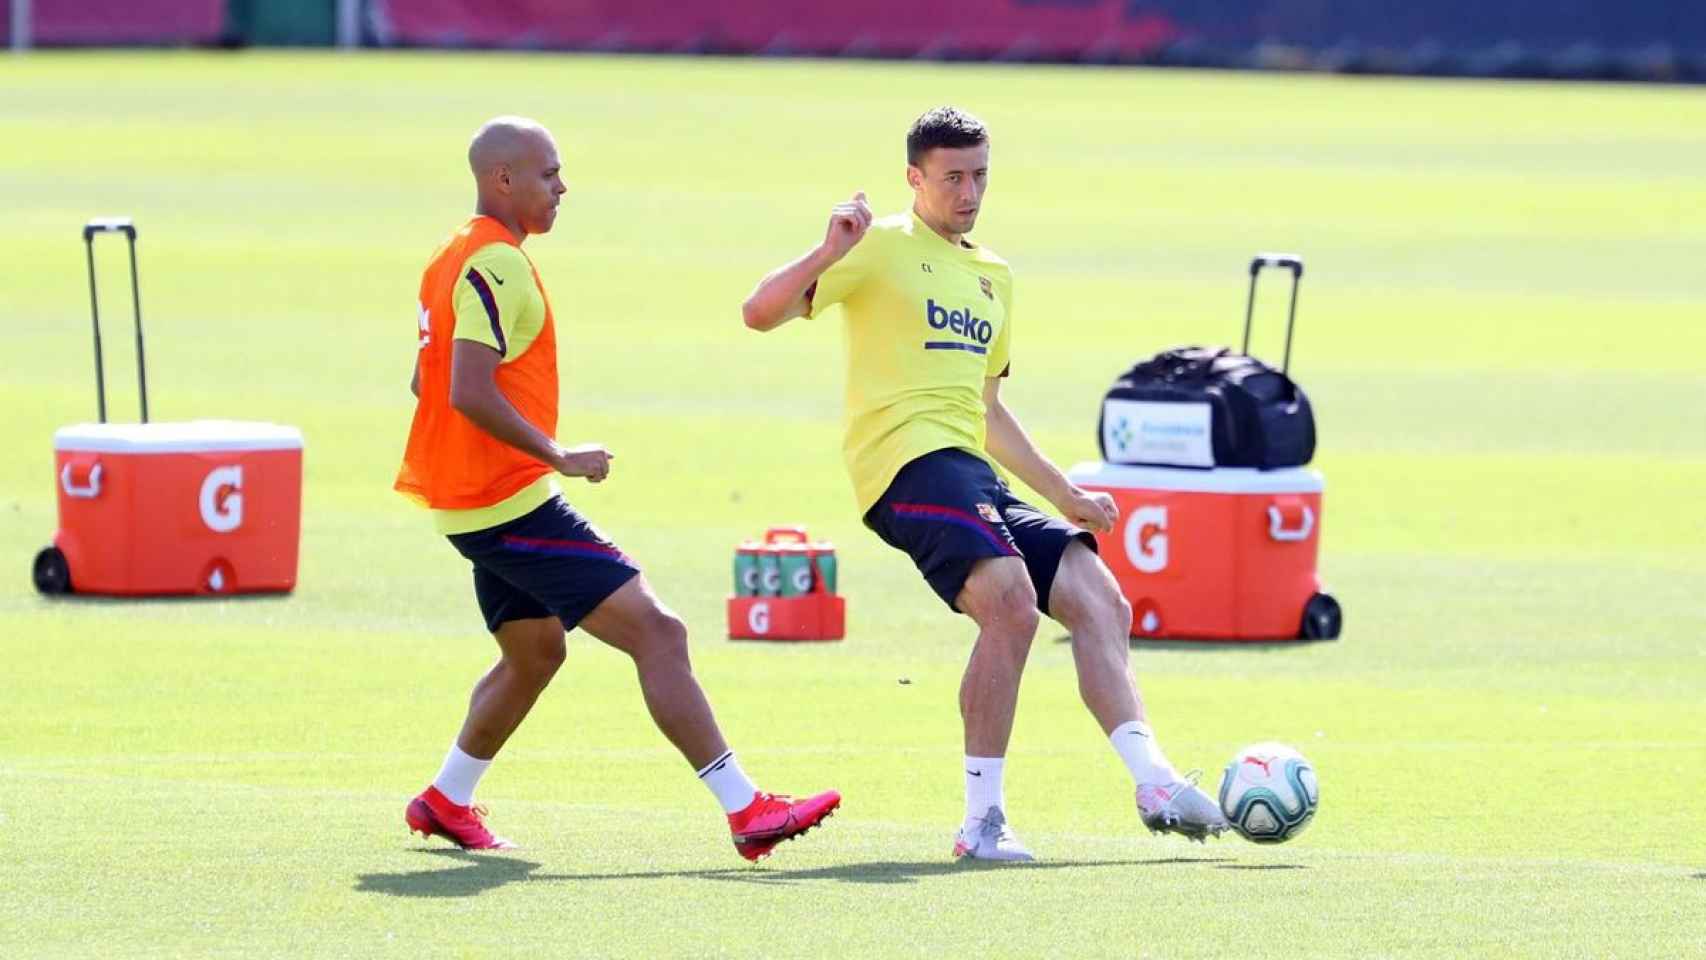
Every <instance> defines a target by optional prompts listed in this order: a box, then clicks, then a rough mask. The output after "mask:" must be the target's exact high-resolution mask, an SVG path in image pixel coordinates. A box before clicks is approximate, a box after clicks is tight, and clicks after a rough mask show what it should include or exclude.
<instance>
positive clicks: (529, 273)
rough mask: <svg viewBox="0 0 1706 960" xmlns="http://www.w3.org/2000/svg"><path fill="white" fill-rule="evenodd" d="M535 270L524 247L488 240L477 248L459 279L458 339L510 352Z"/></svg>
mask: <svg viewBox="0 0 1706 960" xmlns="http://www.w3.org/2000/svg"><path fill="white" fill-rule="evenodd" d="M531 283H533V270H532V268H531V267H530V266H528V263H527V257H525V256H523V255H522V252H521V250H519V249H518V248H516V247H512V246H510V245H509V244H507V243H488V244H486V245H485V246H483V247H481V248H480V249H478V250H476V251H474V253H473V255H472V256H470V257H469V258H468V261H467V263H465V264H463V266H462V276H461V277H460V278H458V279H457V281H456V296H455V302H456V329H455V331H454V332H453V333H452V334H451V337H452V339H455V340H472V341H474V342H475V343H483V344H485V345H486V346H488V347H491V348H492V349H493V350H496V351H497V352H498V355H499V356H503V357H508V356H509V340H510V337H511V335H513V334H514V333H515V324H516V321H518V320H520V319H521V312H522V310H524V309H526V307H527V293H528V285H529V284H531Z"/></svg>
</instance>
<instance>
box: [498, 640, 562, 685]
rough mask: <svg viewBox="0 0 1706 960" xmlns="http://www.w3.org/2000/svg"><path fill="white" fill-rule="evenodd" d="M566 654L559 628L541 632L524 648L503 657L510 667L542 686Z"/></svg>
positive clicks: (548, 680)
mask: <svg viewBox="0 0 1706 960" xmlns="http://www.w3.org/2000/svg"><path fill="white" fill-rule="evenodd" d="M568 655H569V651H568V647H567V645H566V644H564V642H563V634H562V631H560V630H559V631H554V632H552V633H545V632H541V634H540V635H539V636H538V637H537V638H536V639H535V641H534V642H533V643H531V644H529V645H528V646H527V648H526V649H525V650H521V651H517V652H514V653H512V654H510V655H509V656H507V657H506V658H505V659H506V660H507V661H508V664H509V667H510V669H513V670H515V671H516V672H518V673H520V674H521V675H522V676H524V677H526V678H527V679H529V680H531V681H532V682H533V683H534V684H536V685H538V686H541V687H543V686H544V685H545V684H547V683H550V682H551V678H552V677H554V676H556V675H557V671H558V670H559V669H561V668H562V666H563V661H565V660H567V659H568Z"/></svg>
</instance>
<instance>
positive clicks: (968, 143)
mask: <svg viewBox="0 0 1706 960" xmlns="http://www.w3.org/2000/svg"><path fill="white" fill-rule="evenodd" d="M988 142H989V128H987V127H985V126H984V125H983V121H982V120H979V119H978V118H976V117H974V116H972V115H971V114H969V113H966V112H965V111H964V110H959V109H956V108H954V107H937V108H936V109H934V110H931V111H928V112H927V113H925V114H924V115H923V116H921V117H919V118H918V119H917V120H914V121H912V129H910V130H908V131H906V162H907V163H909V164H911V165H912V166H915V167H916V166H918V164H919V162H920V161H922V160H923V159H924V155H925V154H926V153H929V152H930V151H932V150H934V149H936V148H937V147H947V148H948V149H950V150H958V149H960V148H962V147H975V146H977V145H978V144H980V143H988Z"/></svg>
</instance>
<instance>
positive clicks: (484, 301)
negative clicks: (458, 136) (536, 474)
mask: <svg viewBox="0 0 1706 960" xmlns="http://www.w3.org/2000/svg"><path fill="white" fill-rule="evenodd" d="M453 296H454V297H455V303H456V327H455V330H454V332H453V333H452V334H451V338H452V339H455V340H472V341H474V342H475V343H483V344H485V345H486V346H488V347H491V348H492V349H493V350H496V351H497V352H498V353H499V354H500V355H501V357H502V359H500V360H499V361H498V363H499V364H505V363H510V362H511V361H513V360H515V359H516V358H517V357H520V356H521V355H522V354H524V353H526V352H527V348H528V347H530V346H532V345H533V341H534V340H535V339H537V338H538V336H539V334H540V332H541V331H543V330H544V328H545V292H544V291H543V290H541V289H539V284H538V283H537V282H536V281H535V280H534V276H533V264H532V262H531V261H529V260H528V259H527V255H526V254H525V253H522V252H521V248H520V247H516V246H512V245H510V244H507V243H488V244H486V245H485V246H483V247H481V248H479V249H478V250H476V251H474V252H473V253H472V254H469V256H468V260H467V262H466V263H465V264H464V272H463V275H462V277H461V278H460V279H458V280H457V281H456V291H455V293H454V294H453ZM561 489H562V488H561V486H559V484H558V483H557V478H556V476H555V475H552V474H547V475H545V476H543V477H540V478H539V479H538V480H535V481H534V482H532V483H530V484H528V485H527V486H525V487H523V488H522V489H521V490H519V491H517V492H516V493H514V494H512V495H511V496H509V497H507V498H505V499H504V500H501V501H499V502H498V503H494V504H492V505H491V506H489V507H480V508H478V509H474V510H434V511H433V521H434V525H435V526H436V527H437V528H438V532H439V533H443V534H455V533H470V532H472V531H475V530H485V529H487V528H488V527H495V526H497V525H498V524H500V523H507V522H509V521H511V520H514V519H516V518H517V517H524V516H526V515H527V514H529V513H531V512H533V510H534V509H536V508H537V507H539V506H540V505H541V504H543V503H544V502H545V501H547V500H549V499H551V498H552V497H553V496H556V495H557V494H558V493H559V492H561Z"/></svg>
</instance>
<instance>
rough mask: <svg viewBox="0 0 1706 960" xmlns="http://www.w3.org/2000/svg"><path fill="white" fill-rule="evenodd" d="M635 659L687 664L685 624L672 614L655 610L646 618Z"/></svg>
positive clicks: (636, 647)
mask: <svg viewBox="0 0 1706 960" xmlns="http://www.w3.org/2000/svg"><path fill="white" fill-rule="evenodd" d="M635 659H637V660H647V661H650V662H653V663H660V662H662V663H681V664H685V663H686V662H687V624H685V623H682V622H681V618H680V617H678V616H676V615H675V614H674V613H673V612H671V611H669V610H664V609H661V608H659V609H657V610H655V611H653V612H652V613H651V615H649V616H648V617H647V618H646V622H645V624H644V626H643V627H642V637H641V640H640V642H639V643H638V644H636V645H635Z"/></svg>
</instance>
